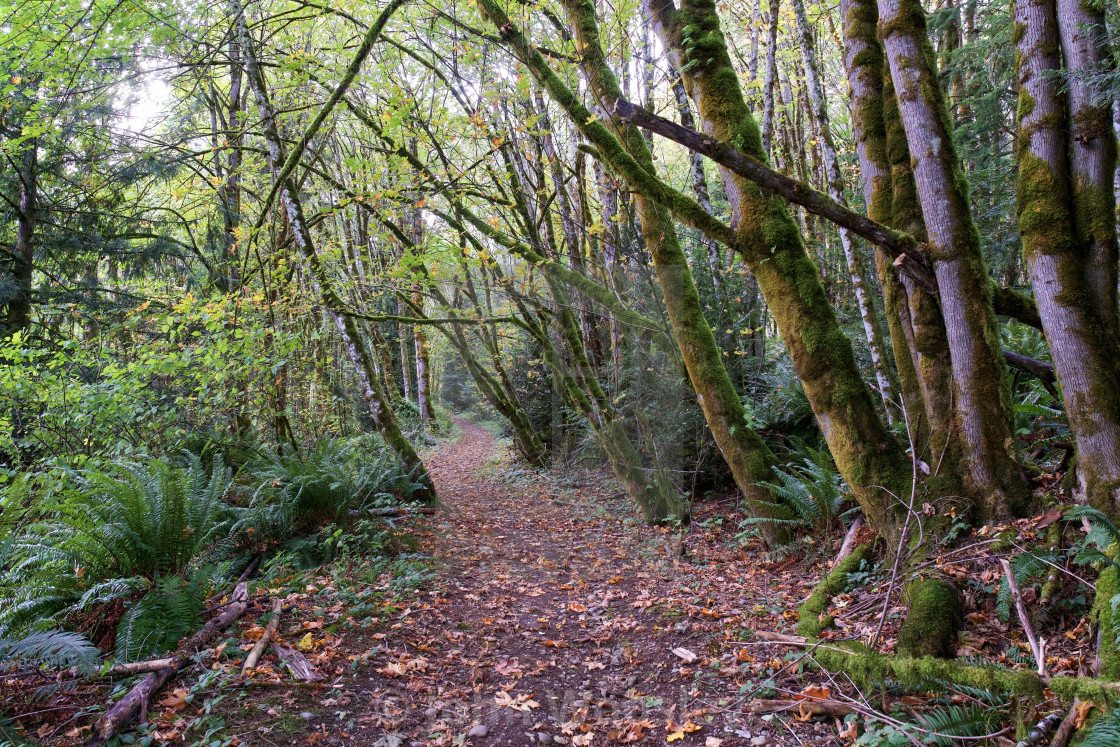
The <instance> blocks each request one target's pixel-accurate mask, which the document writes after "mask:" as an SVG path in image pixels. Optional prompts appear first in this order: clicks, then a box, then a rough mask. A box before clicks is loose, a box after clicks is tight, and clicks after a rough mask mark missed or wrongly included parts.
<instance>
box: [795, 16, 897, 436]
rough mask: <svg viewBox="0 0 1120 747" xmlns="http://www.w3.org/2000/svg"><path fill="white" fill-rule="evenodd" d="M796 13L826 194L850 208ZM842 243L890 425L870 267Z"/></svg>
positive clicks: (806, 36)
mask: <svg viewBox="0 0 1120 747" xmlns="http://www.w3.org/2000/svg"><path fill="white" fill-rule="evenodd" d="M792 2H793V10H794V14H795V15H796V16H797V26H798V30H799V32H800V33H799V34H798V39H799V41H800V44H801V57H802V59H803V60H804V62H805V82H806V87H807V89H808V93H809V103H810V113H811V116H810V121H811V122H812V123H813V125H814V130H815V131H816V134H817V139H818V142H819V144H820V149H821V157H822V160H823V165H824V177H825V183H826V185H827V188H828V189H827V191H828V194H829V196H830V197H832V199H834V200H836V201H837V202H839V203H840V204H842V205H845V206H846V205H847V201H846V200H845V199H844V176H843V175H842V174H841V173H840V162H839V160H838V159H837V156H836V146H835V144H834V143H833V141H832V128H831V126H830V125H829V121H828V108H827V106H826V103H825V99H824V88H823V86H821V80H820V75H819V71H818V68H817V55H816V51H815V50H814V49H813V32H812V29H811V28H810V27H809V17H808V16H807V15H806V13H805V4H804V3H803V2H802V0H792ZM840 243H841V244H842V245H843V247H844V258H845V260H846V261H847V263H848V274H849V275H850V276H851V286H852V290H853V292H854V293H855V297H856V305H857V306H858V308H859V315H860V319H861V320H862V321H863V332H864V335H865V336H866V337H867V347H868V350H869V351H870V353H871V366H872V369H873V370H874V372H875V380H876V382H877V383H878V385H879V396H880V397H882V399H883V408H884V410H885V411H886V414H887V422H888V423H892V422H893V421H894V412H895V410H896V409H897V407H898V403H896V402H895V401H894V387H893V386H892V384H891V370H890V366H889V365H888V364H887V360H886V357H885V356H884V355H883V331H882V329H880V327H879V318H878V316H877V315H876V313H875V304H874V303H873V302H872V300H871V293H870V292H869V291H868V288H867V283H866V281H865V280H864V276H865V275H866V274H867V268H866V266H865V263H864V261H863V257H862V255H861V254H860V251H859V246H857V244H856V239H855V237H854V236H852V234H851V233H850V232H849V231H848V230H847V229H845V228H841V229H840Z"/></svg>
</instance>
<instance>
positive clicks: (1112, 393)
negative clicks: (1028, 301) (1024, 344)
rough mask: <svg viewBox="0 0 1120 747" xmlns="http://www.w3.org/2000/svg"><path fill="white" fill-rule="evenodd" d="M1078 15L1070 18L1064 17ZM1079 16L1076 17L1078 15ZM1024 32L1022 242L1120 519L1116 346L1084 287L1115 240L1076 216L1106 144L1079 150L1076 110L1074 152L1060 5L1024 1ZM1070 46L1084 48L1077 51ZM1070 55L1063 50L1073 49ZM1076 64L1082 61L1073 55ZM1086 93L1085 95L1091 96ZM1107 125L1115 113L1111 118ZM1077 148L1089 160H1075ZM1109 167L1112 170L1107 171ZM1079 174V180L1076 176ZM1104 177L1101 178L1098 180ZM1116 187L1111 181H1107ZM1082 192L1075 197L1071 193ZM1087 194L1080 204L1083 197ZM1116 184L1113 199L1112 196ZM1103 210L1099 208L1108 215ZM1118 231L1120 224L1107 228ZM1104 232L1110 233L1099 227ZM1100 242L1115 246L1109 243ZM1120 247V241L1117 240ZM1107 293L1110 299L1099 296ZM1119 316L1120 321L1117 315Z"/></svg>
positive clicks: (1084, 482) (1080, 435) (1087, 475)
mask: <svg viewBox="0 0 1120 747" xmlns="http://www.w3.org/2000/svg"><path fill="white" fill-rule="evenodd" d="M1064 10H1066V11H1070V9H1069V8H1064ZM1071 15H1076V14H1073V13H1071ZM1015 27H1016V37H1017V49H1018V54H1017V56H1016V58H1017V59H1018V60H1019V137H1018V146H1019V153H1018V156H1019V188H1018V192H1019V205H1018V219H1019V234H1020V236H1021V237H1022V240H1023V256H1024V259H1025V260H1026V263H1027V270H1028V272H1029V273H1030V277H1031V284H1032V286H1033V287H1034V290H1035V297H1036V299H1037V301H1038V311H1039V315H1040V316H1041V317H1042V325H1043V329H1044V330H1045V332H1046V339H1047V341H1048V342H1049V344H1050V352H1051V354H1052V356H1053V359H1054V369H1055V371H1056V373H1057V377H1058V380H1059V382H1060V383H1061V385H1062V394H1063V395H1064V399H1065V405H1066V415H1067V417H1068V418H1069V425H1070V430H1071V431H1073V435H1074V439H1075V441H1076V443H1077V452H1078V463H1077V477H1078V482H1079V485H1080V488H1081V490H1082V491H1084V493H1085V496H1086V497H1087V498H1088V500H1089V502H1090V503H1091V504H1092V505H1094V506H1095V507H1097V508H1099V509H1101V510H1102V511H1105V512H1106V513H1108V514H1110V515H1112V516H1120V382H1118V380H1117V378H1118V377H1117V375H1116V368H1115V355H1116V351H1115V342H1116V341H1115V338H1112V339H1110V338H1108V337H1107V333H1106V325H1104V324H1102V321H1103V320H1102V319H1101V318H1100V316H1099V313H1098V312H1099V303H1100V298H1099V296H1098V295H1097V294H1096V292H1094V289H1093V288H1092V286H1090V292H1089V293H1087V294H1086V293H1082V292H1081V288H1082V279H1083V278H1087V277H1088V276H1089V275H1091V274H1093V273H1095V272H1098V271H1101V272H1104V273H1105V274H1107V270H1106V269H1105V268H1101V267H1100V266H1099V265H1098V264H1097V263H1098V261H1099V260H1100V259H1101V253H1102V252H1105V253H1107V251H1106V250H1105V249H1103V248H1102V244H1103V243H1107V237H1102V236H1097V235H1094V233H1093V231H1091V230H1088V231H1086V230H1077V229H1076V227H1075V224H1076V223H1077V221H1076V219H1075V216H1076V215H1077V214H1078V212H1079V211H1081V210H1083V209H1085V207H1086V200H1089V201H1093V199H1094V198H1092V197H1090V196H1088V195H1087V192H1092V191H1093V190H1098V194H1099V189H1100V188H1101V187H1100V185H1094V184H1092V183H1091V178H1092V177H1091V175H1090V174H1089V173H1087V172H1094V173H1095V175H1096V176H1098V177H1100V176H1101V174H1100V173H1099V172H1100V171H1101V170H1102V169H1103V170H1104V171H1107V172H1111V169H1112V167H1111V163H1107V161H1108V159H1107V158H1105V157H1102V154H1101V153H1100V151H1103V150H1107V148H1106V146H1104V145H1103V144H1098V146H1099V147H1098V148H1097V152H1092V149H1091V148H1089V147H1088V146H1089V143H1085V144H1082V145H1077V144H1076V143H1077V141H1078V133H1077V127H1078V126H1079V125H1080V124H1083V123H1084V122H1083V120H1079V119H1078V116H1079V115H1084V113H1085V110H1084V108H1083V107H1084V106H1089V107H1090V108H1091V109H1092V110H1093V111H1094V112H1095V111H1096V109H1097V107H1095V106H1093V105H1092V104H1091V103H1090V104H1085V102H1081V104H1082V106H1081V107H1077V105H1074V104H1073V102H1074V100H1076V99H1077V94H1075V93H1074V90H1073V88H1072V87H1071V90H1070V99H1071V102H1070V103H1071V105H1074V107H1075V108H1073V110H1072V111H1071V112H1070V113H1071V114H1072V121H1073V122H1075V123H1076V124H1075V125H1074V137H1073V143H1074V144H1073V145H1067V143H1068V142H1069V141H1068V140H1067V133H1068V132H1069V129H1068V127H1067V122H1068V121H1069V120H1067V118H1066V117H1067V109H1066V101H1065V100H1064V99H1065V97H1064V96H1063V95H1062V91H1061V88H1060V86H1061V80H1060V79H1059V78H1058V77H1057V74H1058V73H1059V72H1060V70H1061V57H1060V55H1059V45H1058V38H1059V32H1058V29H1059V24H1058V17H1057V11H1056V3H1055V2H1054V0H1017V2H1016V3H1015ZM1070 45H1073V46H1076V45H1075V43H1074V42H1072V41H1071V42H1070ZM1065 46H1066V45H1063V47H1065ZM1066 57H1067V59H1070V60H1071V62H1072V61H1075V60H1077V59H1078V57H1077V56H1076V55H1073V56H1071V55H1069V54H1068V53H1067V55H1066ZM1082 93H1084V92H1082ZM1101 111H1102V112H1103V113H1104V116H1105V117H1106V118H1107V110H1101ZM1069 148H1073V149H1074V150H1080V151H1082V153H1081V155H1078V154H1077V153H1075V154H1074V157H1073V159H1072V160H1070V158H1069V155H1070V153H1069ZM1105 163H1107V168H1105V166H1104V164H1105ZM1067 164H1072V168H1071V171H1072V172H1073V174H1072V176H1073V179H1072V180H1071V179H1070V178H1069V177H1070V174H1069V173H1068V172H1067ZM1094 170H1095V171H1094ZM1105 176H1106V177H1107V178H1106V181H1107V179H1110V178H1111V176H1110V174H1108V175H1105ZM1071 184H1072V186H1073V189H1072V193H1071V190H1070V185H1071ZM1079 190H1080V194H1078V193H1079ZM1111 193H1112V188H1111V184H1109V185H1108V189H1107V191H1106V192H1104V193H1103V194H1105V195H1111ZM1098 207H1099V206H1098ZM1106 222H1107V223H1108V224H1109V227H1110V230H1109V231H1105V232H1104V233H1106V234H1107V233H1109V232H1110V231H1111V225H1112V222H1113V219H1112V217H1111V215H1110V217H1109V218H1108V219H1107V221H1106ZM1097 228H1098V229H1099V228H1102V226H1099V225H1098V226H1097ZM1098 239H1106V240H1104V241H1099V240H1098ZM1113 241H1114V237H1113ZM1095 290H1096V291H1099V290H1100V289H1099V288H1097V289H1095ZM1113 316H1115V313H1114V314H1113Z"/></svg>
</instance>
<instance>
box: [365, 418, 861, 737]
mask: <svg viewBox="0 0 1120 747" xmlns="http://www.w3.org/2000/svg"><path fill="white" fill-rule="evenodd" d="M458 423H459V427H460V428H461V430H462V433H463V436H462V438H461V439H459V440H458V441H456V442H454V443H448V444H445V445H443V446H442V447H441V448H440V449H439V450H437V451H436V452H435V453H434V454H432V455H430V456H429V457H428V463H429V465H430V466H431V468H432V472H433V475H434V478H435V482H436V486H437V489H438V490H439V493H440V497H441V499H442V500H443V502H444V504H445V510H443V511H441V512H440V514H439V515H437V516H436V517H435V519H434V521H429V522H428V524H429V525H434V526H429V527H428V528H427V530H425V529H423V528H421V529H420V530H419V531H420V533H421V550H422V551H424V552H427V553H431V554H433V555H434V556H435V557H436V558H438V563H437V565H438V566H439V567H438V568H437V573H438V577H437V578H436V580H435V581H433V583H432V584H431V585H430V586H428V587H425V589H424V590H422V591H421V592H420V593H419V595H418V598H417V601H416V604H414V605H411V606H410V607H409V608H408V609H406V610H403V611H401V612H400V613H399V614H398V615H397V616H396V617H395V619H392V620H391V621H390V624H389V625H386V626H383V627H382V628H381V630H382V632H381V633H378V634H376V635H375V638H377V639H378V641H377V645H378V647H379V650H378V652H377V653H376V654H375V655H373V656H372V657H371V658H370V666H369V667H368V668H366V669H364V670H363V671H361V672H360V673H359V674H358V681H357V682H356V683H355V685H356V687H357V688H358V689H360V690H362V691H363V692H362V693H361V695H360V700H359V703H360V704H362V705H360V706H359V708H358V709H357V716H356V727H355V733H353V738H354V740H355V744H377V745H386V746H387V747H392V745H394V744H404V745H409V744H422V745H451V744H463V742H462V741H456V739H459V740H462V739H463V736H464V735H467V740H466V741H467V743H469V744H473V745H528V744H555V743H560V744H573V745H587V744H594V745H604V744H662V745H664V744H666V743H667V741H666V740H667V739H669V738H673V737H675V738H674V739H673V742H675V743H677V744H683V745H708V746H709V747H712V746H713V745H724V746H726V747H731V745H752V744H753V745H759V744H791V745H795V744H815V745H826V744H841V743H842V742H841V740H840V739H839V738H838V737H837V730H836V728H835V725H834V724H831V723H815V724H810V723H799V722H796V721H795V720H794V719H793V718H792V717H789V716H787V717H786V718H783V719H776V718H775V719H768V720H763V719H762V718H760V717H759V716H758V715H753V714H747V713H743V710H744V709H745V707H746V705H747V703H748V702H749V700H750V698H751V697H752V693H755V694H754V695H753V697H758V695H757V686H758V684H759V683H760V682H762V681H763V680H765V679H766V677H767V676H768V672H770V671H773V669H774V668H776V667H781V666H782V665H783V664H784V662H783V661H779V660H775V659H774V658H772V657H780V656H782V653H780V649H778V648H777V647H775V646H772V645H768V644H762V645H757V644H756V645H746V646H745V645H743V644H741V643H737V640H739V639H740V638H741V637H742V633H741V631H742V630H743V629H747V628H751V627H760V628H761V627H764V625H763V624H762V623H763V622H764V621H766V623H765V627H768V628H772V627H773V621H775V620H778V621H780V620H781V616H782V614H783V613H785V615H786V617H787V618H788V617H789V614H788V610H790V609H794V608H795V607H796V604H797V603H798V602H799V601H800V599H801V598H803V597H804V591H805V589H804V586H803V585H802V584H803V582H802V581H801V579H799V578H794V577H792V576H791V577H788V578H787V577H784V576H782V575H781V574H780V573H770V572H766V571H761V572H760V571H757V570H756V571H755V572H751V573H749V574H742V575H740V571H741V570H742V569H743V568H744V567H745V564H742V563H737V562H735V561H736V560H740V559H741V558H740V557H739V556H740V551H739V550H738V549H737V544H736V543H735V541H734V527H733V526H729V525H728V524H729V522H727V521H724V522H720V523H721V524H722V526H720V527H718V528H713V526H712V525H714V524H716V523H717V522H715V521H712V522H709V526H708V527H707V528H705V527H699V526H698V527H695V528H694V530H693V532H692V533H691V535H689V537H688V538H687V541H686V542H682V540H681V538H680V534H679V533H677V532H673V531H670V530H664V529H652V528H649V527H645V526H642V525H641V524H639V523H638V522H637V520H636V512H635V511H634V509H633V507H632V506H631V504H629V502H628V501H627V500H626V499H624V498H623V497H620V496H619V495H618V494H617V493H615V492H614V491H613V486H612V485H611V483H610V481H608V480H605V479H603V477H602V476H601V475H600V474H598V473H583V472H581V473H576V474H569V475H567V480H566V481H567V482H569V483H573V482H574V483H577V484H570V485H569V486H568V487H562V486H557V484H556V482H557V480H558V479H559V478H560V477H561V475H559V474H558V473H556V472H552V473H549V472H539V473H538V472H533V471H519V470H517V469H516V468H511V467H504V466H503V459H504V456H503V454H502V453H501V451H500V450H499V449H498V448H497V446H496V444H495V441H494V438H493V436H491V435H490V434H489V433H488V432H487V431H485V430H484V429H482V428H481V427H479V426H478V425H476V424H474V423H472V422H470V421H467V420H459V421H458ZM724 510H725V511H727V512H728V513H731V511H730V507H726V508H725V509H724ZM682 555H683V557H682ZM737 568H738V569H739V570H737ZM774 570H779V569H777V568H775V569H774ZM779 590H780V591H779ZM790 626H791V623H787V624H786V628H787V629H788V628H789V627H790ZM802 686H803V683H798V682H796V681H795V680H793V679H789V680H782V679H779V687H787V688H789V689H793V688H796V689H800V688H801V687H802ZM769 697H777V695H770V696H769ZM353 712H354V711H351V713H353ZM844 741H846V740H844Z"/></svg>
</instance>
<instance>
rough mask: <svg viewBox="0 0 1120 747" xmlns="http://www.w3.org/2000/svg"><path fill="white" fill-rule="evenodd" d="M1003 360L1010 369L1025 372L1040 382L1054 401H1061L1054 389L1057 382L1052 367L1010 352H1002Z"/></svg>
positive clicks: (1043, 362)
mask: <svg viewBox="0 0 1120 747" xmlns="http://www.w3.org/2000/svg"><path fill="white" fill-rule="evenodd" d="M1003 360H1004V361H1006V362H1007V365H1009V366H1011V367H1012V368H1017V369H1019V370H1020V371H1026V372H1027V373H1029V374H1032V375H1033V376H1034V377H1035V378H1036V379H1038V380H1039V381H1040V382H1042V386H1044V387H1045V388H1046V391H1047V392H1049V393H1050V396H1051V397H1053V398H1054V399H1056V400H1058V401H1061V397H1059V396H1058V390H1057V389H1055V388H1054V384H1055V383H1056V382H1057V381H1058V377H1057V376H1056V375H1055V374H1054V366H1053V365H1052V364H1050V363H1047V362H1046V361H1040V360H1036V359H1034V358H1028V357H1027V356H1025V355H1020V354H1019V353H1016V352H1014V351H1012V350H1007V349H1004V350H1003Z"/></svg>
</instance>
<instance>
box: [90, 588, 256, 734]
mask: <svg viewBox="0 0 1120 747" xmlns="http://www.w3.org/2000/svg"><path fill="white" fill-rule="evenodd" d="M248 601H249V587H248V586H247V584H246V583H245V582H244V581H242V582H241V583H239V584H238V585H237V588H236V589H234V591H233V595H232V596H231V597H230V604H229V605H228V606H227V607H226V608H225V609H224V610H222V612H221V614H219V615H218V616H217V617H214V618H212V619H211V620H210V621H209V622H207V623H206V625H204V626H203V627H202V629H201V630H199V631H198V632H197V633H195V634H194V635H192V636H191V637H190V638H188V639H186V640H185V641H181V642H180V643H179V647H178V648H177V649H176V651H175V656H174V657H173V658H172V660H171V662H172V663H171V666H169V667H166V668H165V669H160V670H158V671H155V672H152V673H151V674H149V675H148V676H147V677H145V678H144V679H142V680H140V684H138V685H136V687H134V688H132V690H130V691H129V692H128V694H127V695H125V696H124V697H123V698H121V699H120V700H119V701H118V702H117V703H116V705H114V706H113V707H112V708H110V709H109V710H108V711H106V712H105V713H104V715H102V716H101V718H99V719H97V722H96V723H95V724H94V725H93V734H94V736H93V738H92V739H90V740H89V741H88V742H86V747H94V745H101V744H104V743H105V742H107V741H109V739H111V738H112V737H113V736H114V735H115V734H117V733H118V732H119V731H121V729H123V728H124V727H125V726H127V725H128V723H129V722H131V721H132V719H133V718H134V717H135V716H136V715H137V713H139V714H140V720H141V721H144V720H145V719H146V718H147V710H148V703H149V702H150V700H151V698H152V696H153V695H154V694H155V693H156V692H158V691H159V689H160V688H161V687H163V686H164V685H166V684H167V683H168V682H170V681H171V680H172V679H174V678H175V675H176V674H178V672H179V670H180V669H182V668H183V667H185V666H186V665H187V663H188V662H190V660H191V656H192V655H193V654H194V653H196V652H197V651H198V650H199V649H200V648H202V647H203V646H204V645H206V644H207V643H209V642H210V640H211V639H212V638H214V636H215V635H217V634H218V632H219V631H220V630H223V629H225V628H227V627H229V625H230V624H231V623H232V622H233V621H234V620H236V619H237V618H238V617H240V616H241V615H242V614H243V613H244V612H245V609H246V607H248Z"/></svg>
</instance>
